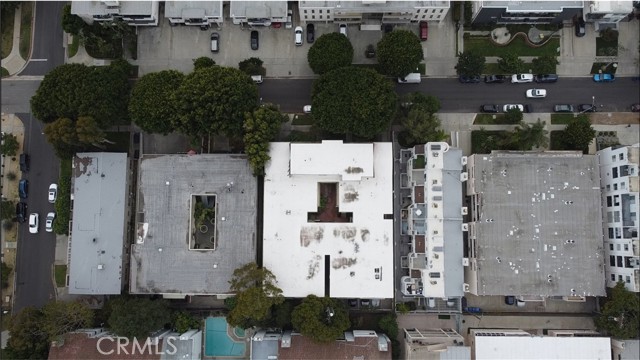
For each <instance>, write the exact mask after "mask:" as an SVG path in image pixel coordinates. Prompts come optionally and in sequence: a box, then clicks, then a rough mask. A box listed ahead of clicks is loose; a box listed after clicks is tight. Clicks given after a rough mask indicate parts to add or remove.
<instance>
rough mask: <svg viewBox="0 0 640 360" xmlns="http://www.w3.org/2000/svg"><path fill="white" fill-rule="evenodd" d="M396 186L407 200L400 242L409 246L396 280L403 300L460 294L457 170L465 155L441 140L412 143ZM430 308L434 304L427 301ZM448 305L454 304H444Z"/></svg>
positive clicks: (460, 178) (461, 210)
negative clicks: (407, 194)
mask: <svg viewBox="0 0 640 360" xmlns="http://www.w3.org/2000/svg"><path fill="white" fill-rule="evenodd" d="M403 151H410V152H411V155H410V159H409V160H408V162H407V173H406V174H401V179H402V180H401V188H409V189H410V190H411V196H410V197H409V198H406V199H402V200H403V205H404V206H403V208H402V210H401V224H400V225H401V232H400V233H401V239H402V242H403V243H405V241H406V240H405V239H407V240H408V242H409V243H410V250H409V254H408V255H407V256H406V257H403V258H402V268H406V269H407V270H406V271H408V275H407V276H403V277H402V279H401V292H402V294H403V295H405V296H417V297H429V298H444V299H446V298H451V297H462V296H463V295H464V287H463V285H464V269H463V261H465V260H467V261H468V259H464V258H463V248H464V246H463V236H462V235H463V227H466V224H465V225H464V226H463V215H466V213H467V208H466V207H463V206H462V199H463V196H462V183H463V182H464V181H466V179H467V174H466V173H464V172H463V171H462V167H463V165H464V164H466V161H467V158H466V156H462V150H460V149H456V148H452V147H449V145H448V144H447V143H445V142H437V143H427V144H421V145H416V146H414V147H413V148H412V149H410V150H403ZM405 179H406V180H405ZM432 304H434V305H435V302H432ZM449 305H450V306H453V305H455V303H453V302H449Z"/></svg>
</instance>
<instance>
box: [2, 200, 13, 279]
mask: <svg viewBox="0 0 640 360" xmlns="http://www.w3.org/2000/svg"><path fill="white" fill-rule="evenodd" d="M3 203H4V201H3ZM2 211H3V216H4V209H3V210H2ZM12 271H13V268H12V267H11V266H9V265H7V264H5V263H4V261H3V262H2V268H0V273H2V288H3V289H6V288H7V287H9V275H11V272H12Z"/></svg>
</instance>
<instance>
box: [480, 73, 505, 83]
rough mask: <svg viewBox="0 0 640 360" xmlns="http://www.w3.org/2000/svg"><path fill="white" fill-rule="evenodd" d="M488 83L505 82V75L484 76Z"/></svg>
mask: <svg viewBox="0 0 640 360" xmlns="http://www.w3.org/2000/svg"><path fill="white" fill-rule="evenodd" d="M484 82H485V83H487V84H501V83H503V82H504V75H487V76H485V77H484Z"/></svg>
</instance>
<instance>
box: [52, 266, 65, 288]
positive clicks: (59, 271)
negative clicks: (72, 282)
mask: <svg viewBox="0 0 640 360" xmlns="http://www.w3.org/2000/svg"><path fill="white" fill-rule="evenodd" d="M54 268H55V277H56V286H57V287H65V286H67V265H55V266H54Z"/></svg>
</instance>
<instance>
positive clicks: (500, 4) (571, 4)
mask: <svg viewBox="0 0 640 360" xmlns="http://www.w3.org/2000/svg"><path fill="white" fill-rule="evenodd" d="M583 6H584V1H483V2H482V7H492V8H505V9H506V10H507V11H509V12H543V11H554V12H560V11H562V10H564V9H565V8H580V9H582V7H583Z"/></svg>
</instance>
